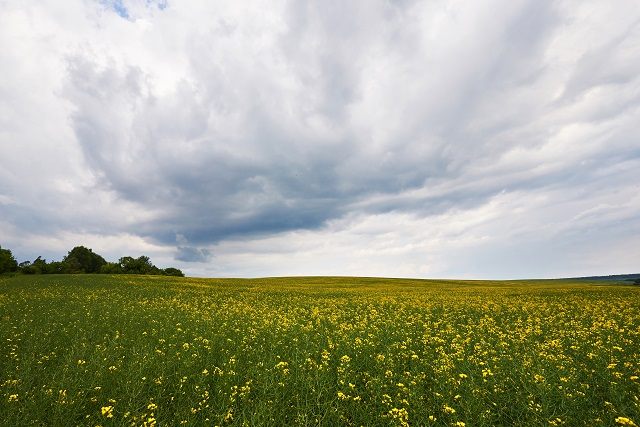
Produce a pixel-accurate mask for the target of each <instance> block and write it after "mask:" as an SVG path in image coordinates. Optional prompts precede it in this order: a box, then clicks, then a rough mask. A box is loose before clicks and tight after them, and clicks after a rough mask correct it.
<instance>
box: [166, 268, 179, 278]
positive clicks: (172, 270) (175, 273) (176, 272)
mask: <svg viewBox="0 0 640 427" xmlns="http://www.w3.org/2000/svg"><path fill="white" fill-rule="evenodd" d="M162 274H164V275H165V276H176V277H184V273H183V272H182V270H180V269H177V268H173V267H169V268H165V269H164V270H162Z"/></svg>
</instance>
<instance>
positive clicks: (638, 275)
mask: <svg viewBox="0 0 640 427" xmlns="http://www.w3.org/2000/svg"><path fill="white" fill-rule="evenodd" d="M568 279H571V280H635V279H640V273H636V274H612V275H610V276H588V277H569V278H568Z"/></svg>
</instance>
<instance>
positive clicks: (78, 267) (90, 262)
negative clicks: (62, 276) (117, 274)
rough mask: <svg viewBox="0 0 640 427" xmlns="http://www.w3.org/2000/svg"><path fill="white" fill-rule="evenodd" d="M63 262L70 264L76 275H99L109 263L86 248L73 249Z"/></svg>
mask: <svg viewBox="0 0 640 427" xmlns="http://www.w3.org/2000/svg"><path fill="white" fill-rule="evenodd" d="M63 262H66V263H67V264H69V266H70V268H71V271H73V272H76V273H99V272H100V269H101V268H102V266H103V265H105V264H106V263H107V261H105V259H104V258H102V257H101V256H100V255H98V254H96V253H94V252H93V251H92V250H91V249H88V248H85V247H84V246H76V247H75V248H73V249H71V250H70V251H69V253H68V254H67V256H65V257H64V259H63Z"/></svg>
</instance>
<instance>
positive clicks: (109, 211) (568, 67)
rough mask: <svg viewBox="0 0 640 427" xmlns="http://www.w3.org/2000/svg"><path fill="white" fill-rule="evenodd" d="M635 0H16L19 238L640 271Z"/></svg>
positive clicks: (429, 265)
mask: <svg viewBox="0 0 640 427" xmlns="http://www.w3.org/2000/svg"><path fill="white" fill-rule="evenodd" d="M638 123H640V2H638V1H637V0H619V1H616V2H611V1H609V0H567V1H562V0H558V1H544V2H540V1H537V0H424V1H412V0H371V1H366V2H365V1H342V0H341V1H334V0H322V1H317V0H309V1H281V0H269V1H266V0H264V1H262V0H247V1H242V2H214V1H209V0H163V1H157V0H65V1H63V2H61V1H58V0H30V1H28V2H27V1H21V0H0V245H1V246H2V247H3V248H8V249H11V250H12V252H13V254H14V255H15V257H16V258H17V259H18V261H19V262H21V261H25V260H34V259H35V258H36V257H37V256H42V257H43V258H45V259H47V260H48V261H53V260H56V261H58V260H61V259H62V258H63V257H64V256H65V255H66V254H67V252H68V251H69V250H71V249H72V248H73V247H74V246H79V245H82V246H86V247H89V248H91V249H93V251H94V252H96V253H98V254H100V255H102V256H103V257H104V258H106V259H107V260H108V261H117V260H118V259H119V258H120V257H122V256H134V257H137V256H140V255H146V256H149V257H150V258H151V261H152V262H153V263H154V264H156V265H157V266H159V267H161V268H166V267H177V268H180V269H182V270H183V271H184V272H185V273H186V274H187V275H189V276H204V277H266V276H297V275H345V276H385V277H417V278H418V277H419V278H452V279H521V278H555V277H574V276H587V275H608V274H624V273H638V272H640V133H639V132H638V130H639V127H638Z"/></svg>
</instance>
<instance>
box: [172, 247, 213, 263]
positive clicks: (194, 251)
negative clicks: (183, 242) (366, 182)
mask: <svg viewBox="0 0 640 427" xmlns="http://www.w3.org/2000/svg"><path fill="white" fill-rule="evenodd" d="M211 258H213V253H212V252H211V251H210V250H209V249H198V248H194V247H192V246H178V253H177V255H176V256H175V259H176V260H177V261H183V262H208V261H211Z"/></svg>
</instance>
